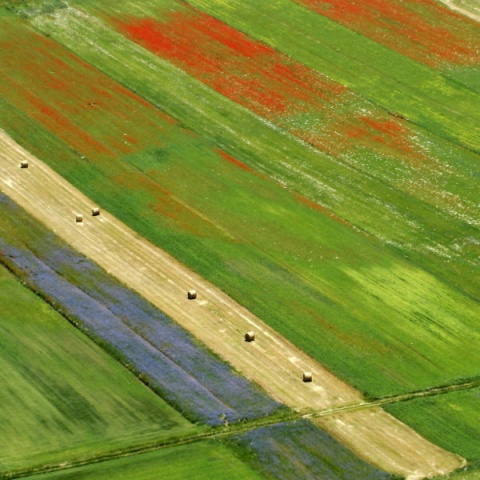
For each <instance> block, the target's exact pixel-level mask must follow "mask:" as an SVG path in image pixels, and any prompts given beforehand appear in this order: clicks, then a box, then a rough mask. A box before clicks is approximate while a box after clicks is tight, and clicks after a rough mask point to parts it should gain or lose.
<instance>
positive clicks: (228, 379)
mask: <svg viewBox="0 0 480 480" xmlns="http://www.w3.org/2000/svg"><path fill="white" fill-rule="evenodd" d="M0 204H1V207H2V222H9V227H10V228H11V229H12V230H13V231H15V230H16V229H17V230H19V232H20V231H21V230H22V229H23V231H26V229H28V230H29V232H28V234H29V235H30V236H29V235H28V234H26V235H17V236H16V237H15V235H14V237H15V238H16V239H20V238H21V239H22V244H21V245H20V244H17V243H16V248H15V247H12V245H11V244H12V243H13V241H12V239H10V241H9V242H7V241H6V240H2V239H1V238H0V256H2V257H3V258H4V259H5V261H6V263H9V264H11V265H14V266H15V267H16V268H17V269H19V270H21V271H22V272H23V275H24V276H25V277H26V278H27V279H28V281H29V282H30V283H31V284H32V285H33V286H34V287H35V288H36V289H38V290H39V291H40V292H42V293H43V294H44V295H46V296H48V297H49V298H51V299H52V300H53V301H54V302H55V304H57V305H58V306H59V308H61V309H62V310H63V311H65V312H66V313H67V314H69V315H70V316H72V317H75V318H76V319H77V320H78V321H79V323H81V324H82V326H83V327H84V328H85V329H88V330H89V331H90V332H91V333H92V334H93V335H94V336H95V337H97V338H98V339H100V340H101V341H102V342H104V343H105V344H106V345H108V347H109V348H110V349H111V350H113V351H114V352H115V354H116V355H117V356H119V357H121V358H122V359H124V361H125V362H126V363H129V364H131V365H132V366H133V367H134V369H135V370H136V371H138V372H141V374H142V375H143V378H145V380H146V381H147V382H148V383H149V384H150V385H152V386H153V387H154V388H155V389H156V390H157V391H159V392H160V393H161V395H162V396H163V397H164V398H166V399H167V400H168V401H170V402H171V403H172V404H174V405H175V406H176V408H178V409H179V410H180V411H181V412H183V413H184V414H185V415H186V416H187V417H188V418H191V419H193V420H199V421H202V422H205V423H207V424H210V425H218V424H220V423H222V422H223V421H224V419H227V420H228V421H235V420H239V419H242V418H257V417H261V416H266V415H268V414H270V413H272V412H273V411H275V410H277V409H279V408H284V407H283V406H282V405H281V404H279V403H278V402H275V401H273V400H272V399H271V398H270V397H268V396H267V395H266V394H264V393H263V392H261V391H260V390H259V389H257V388H256V387H255V386H253V385H252V384H251V383H250V382H249V381H248V380H246V379H245V378H244V377H241V376H240V375H238V374H236V373H235V372H234V371H233V370H232V369H231V368H230V367H229V366H228V365H227V364H226V363H225V362H223V361H221V360H220V359H218V358H217V357H215V356H214V355H212V354H211V352H209V351H208V350H207V349H206V348H205V347H204V346H203V345H201V344H199V343H198V342H196V340H195V339H194V337H193V336H192V335H190V334H189V333H188V332H187V331H185V330H184V329H183V328H182V327H180V326H179V325H178V324H176V323H175V322H173V321H172V320H171V319H170V318H169V317H167V316H166V315H164V314H163V313H162V312H160V311H159V310H158V309H156V308H155V307H153V306H152V305H151V304H150V303H149V302H147V301H146V300H144V299H143V298H142V297H141V296H139V295H138V294H136V293H135V292H132V291H131V290H128V289H127V288H126V287H124V286H122V285H121V284H120V283H118V282H117V281H116V280H115V279H113V278H112V277H110V276H109V275H108V274H106V273H105V272H104V271H103V270H102V269H101V268H100V267H98V266H97V265H96V264H94V263H93V262H92V261H90V260H89V259H87V258H86V257H83V256H82V255H80V254H78V253H77V252H75V251H74V250H73V249H71V248H69V247H68V246H67V245H66V244H64V243H63V242H61V241H60V240H59V239H58V238H57V237H56V236H55V235H54V234H53V233H51V232H49V231H48V230H46V229H44V228H43V227H42V226H40V225H39V224H38V223H36V222H35V221H34V220H33V219H32V218H31V217H30V216H28V215H27V214H26V213H25V212H24V211H23V210H22V209H20V208H19V207H18V206H17V205H15V204H14V203H13V202H11V201H10V200H9V199H8V198H6V197H5V196H3V195H0ZM26 223H28V226H26V225H25V224H26ZM3 237H6V235H3ZM19 243H20V242H19Z"/></svg>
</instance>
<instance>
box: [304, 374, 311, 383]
mask: <svg viewBox="0 0 480 480" xmlns="http://www.w3.org/2000/svg"><path fill="white" fill-rule="evenodd" d="M303 381H304V382H311V381H312V372H303Z"/></svg>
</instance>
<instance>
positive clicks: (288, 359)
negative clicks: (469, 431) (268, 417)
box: [0, 132, 464, 478]
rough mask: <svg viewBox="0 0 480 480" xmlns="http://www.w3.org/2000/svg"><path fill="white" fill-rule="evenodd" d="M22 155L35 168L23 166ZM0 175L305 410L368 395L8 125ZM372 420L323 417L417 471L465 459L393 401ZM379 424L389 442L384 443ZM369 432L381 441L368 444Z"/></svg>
mask: <svg viewBox="0 0 480 480" xmlns="http://www.w3.org/2000/svg"><path fill="white" fill-rule="evenodd" d="M22 160H27V161H28V162H29V164H30V166H29V168H27V169H25V168H19V164H20V162H21V161H22ZM0 185H1V189H2V191H3V192H4V193H5V194H6V195H9V196H10V197H11V198H12V199H13V200H14V201H16V202H17V203H18V204H19V205H20V206H22V207H23V208H24V209H25V210H27V211H28V212H29V213H31V214H32V215H33V216H34V217H35V218H37V219H38V220H39V221H41V222H43V223H44V224H45V225H47V226H48V227H49V228H51V229H52V230H53V231H54V232H55V233H56V234H57V235H58V236H59V237H61V238H62V239H63V240H65V241H66V242H67V243H69V244H70V245H72V246H73V247H74V248H76V249H77V250H78V251H80V252H81V253H83V254H85V255H87V256H88V257H90V258H91V259H92V260H94V261H95V262H97V263H98V264H99V265H100V266H101V267H103V268H104V269H105V270H107V271H108V272H109V273H110V274H112V275H113V276H115V277H117V278H118V279H119V280H120V281H122V282H123V283H125V284H126V285H127V286H128V287H130V288H132V289H133V290H135V291H137V292H139V293H141V294H142V295H143V296H144V297H145V298H146V299H147V300H149V301H150V302H152V303H153V304H154V305H155V306H157V307H158V308H160V309H161V310H162V311H164V312H165V313H166V314H168V315H170V316H171V317H172V318H174V319H175V320H176V321H177V322H178V323H179V324H180V325H182V326H183V327H185V328H186V329H188V330H189V331H191V332H192V333H193V334H194V335H195V336H196V337H197V338H199V339H200V340H201V341H203V342H204V343H205V344H206V345H207V346H208V347H209V348H211V349H212V350H213V351H214V352H216V353H218V354H219V355H220V356H221V357H223V358H224V359H225V360H227V361H228V362H230V363H231V364H232V365H233V366H235V367H236V368H237V369H238V370H239V371H240V372H241V373H242V374H244V375H245V376H246V377H247V378H249V379H251V380H253V381H255V382H256V383H258V384H259V385H260V386H262V387H263V388H264V389H265V390H266V391H267V392H268V393H269V394H270V395H271V396H272V397H273V398H275V399H276V400H279V401H281V402H283V403H285V404H286V405H288V406H290V407H292V408H293V409H295V410H297V411H302V412H304V413H307V412H308V411H315V410H322V409H326V408H332V407H335V406H343V405H348V404H352V403H361V402H363V397H362V395H361V393H360V392H358V391H357V390H355V389H353V388H352V387H351V386H349V385H347V384H346V383H344V382H342V381H341V380H339V379H338V378H336V377H335V376H334V375H332V374H331V373H330V372H329V371H327V370H326V369H325V368H324V367H322V366H321V365H320V364H318V363H317V362H315V361H313V360H312V359H311V358H310V357H308V356H307V355H306V354H305V353H304V352H302V351H301V350H299V349H297V348H296V347H295V346H293V345H292V344H291V343H290V342H288V341H287V340H286V339H284V338H283V337H281V336H280V335H278V334H277V333H276V332H275V331H274V330H272V329H271V328H269V327H268V326H267V325H265V324H264V323H263V322H262V321H261V320H260V319H258V318H256V317H254V316H253V315H252V314H251V313H250V312H248V311H247V310H246V309H244V308H243V307H241V306H240V305H238V304H237V303H235V302H234V301H233V300H232V299H231V298H230V297H228V296H227V295H225V294H224V293H222V292H221V291H220V290H218V289H217V288H215V287H214V286H213V285H212V284H210V283H208V282H206V281H205V280H203V279H202V278H201V277H199V276H198V275H196V274H194V273H193V272H191V271H190V270H188V269H187V268H186V267H184V266H182V265H181V264H180V263H179V262H177V261H176V260H175V259H173V258H172V257H170V256H169V255H167V254H166V253H165V252H163V251H162V250H160V249H159V248H156V247H154V246H153V245H152V244H150V243H149V242H147V241H146V240H145V239H143V238H141V237H140V236H139V235H138V234H136V233H135V232H133V231H132V230H130V229H129V228H127V227H126V226H125V225H123V224H122V223H121V222H119V221H118V220H116V219H115V218H114V217H112V216H111V215H109V214H108V213H107V212H105V211H103V212H102V213H101V215H100V216H98V217H91V216H89V213H90V212H91V208H92V207H93V206H94V205H92V202H91V201H90V200H89V199H88V198H87V197H86V196H84V195H83V194H82V193H80V192H79V191H78V190H76V189H75V188H73V187H72V186H71V185H70V184H69V183H68V182H66V181H65V180H64V179H63V178H62V177H60V176H59V175H57V174H56V173H55V172H54V171H52V170H51V169H50V168H48V167H47V166H46V165H45V164H43V163H42V162H41V161H40V160H38V159H36V158H35V157H33V156H32V155H30V154H29V153H28V152H27V151H25V150H24V149H23V148H22V147H21V146H20V145H18V144H17V143H15V142H14V141H13V140H12V139H11V138H10V137H9V136H8V135H6V134H5V133H4V132H0ZM76 213H83V214H84V216H85V217H84V219H85V220H84V222H83V223H81V224H76V222H75V215H76ZM192 288H194V289H196V290H197V291H198V293H199V296H198V299H197V300H195V301H189V300H187V296H186V293H187V291H188V290H189V289H192ZM249 330H254V331H255V332H256V334H257V339H256V340H255V341H254V342H250V343H246V342H245V341H244V339H243V335H244V333H245V332H246V331H249ZM304 371H310V372H312V373H313V378H314V381H313V382H312V383H308V384H307V383H303V382H302V372H304ZM351 415H355V418H352V417H351ZM365 421H366V423H364V421H363V419H359V418H358V413H356V414H345V416H344V418H342V420H341V427H342V428H340V429H339V428H338V424H337V425H331V424H330V423H329V422H324V423H325V425H323V426H324V427H325V428H326V429H327V430H328V431H330V432H332V433H333V435H336V436H338V437H342V431H343V430H344V427H345V428H347V429H348V439H349V445H350V446H351V447H352V448H353V449H354V450H355V451H356V452H357V453H358V454H359V456H360V457H362V458H364V459H365V460H367V461H369V462H370V463H372V464H374V465H377V466H379V467H380V468H382V469H384V470H386V471H391V472H393V473H398V474H401V475H407V476H409V478H422V477H425V476H432V475H435V474H438V473H442V474H443V473H445V472H448V471H452V470H454V469H456V468H459V467H461V466H462V465H463V464H464V460H463V459H462V458H460V457H458V456H457V455H454V454H451V453H449V452H446V451H445V450H443V449H441V448H439V447H437V446H435V445H433V444H431V443H430V442H428V441H426V440H425V439H423V438H422V437H420V436H419V435H418V434H416V433H415V432H414V431H413V430H411V429H410V428H408V427H407V426H406V425H403V424H401V422H399V421H397V420H396V419H394V418H393V417H392V416H390V415H389V414H387V413H386V412H384V411H383V410H380V409H378V412H373V413H371V412H370V415H369V416H368V418H366V419H365ZM322 423H323V422H322ZM337 423H338V422H337ZM399 426H402V428H399ZM379 432H382V433H383V434H384V435H385V436H386V437H388V443H381V444H378V443H376V441H375V439H376V438H378V433H379ZM365 442H367V443H368V444H374V445H376V446H375V448H374V449H371V450H370V451H369V452H366V453H365ZM407 446H408V451H405V450H406V447H407ZM412 475H413V476H412Z"/></svg>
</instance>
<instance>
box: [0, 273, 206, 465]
mask: <svg viewBox="0 0 480 480" xmlns="http://www.w3.org/2000/svg"><path fill="white" fill-rule="evenodd" d="M0 305H1V306H2V310H1V314H0V343H1V348H0V383H1V386H2V388H1V389H0V402H1V405H2V408H1V409H0V422H1V425H2V435H1V438H0V451H1V454H0V474H1V473H4V472H5V471H8V470H23V469H26V470H28V469H29V468H31V467H34V466H36V465H44V464H48V463H56V462H64V461H72V460H78V459H81V458H92V457H95V456H97V455H100V454H102V453H105V452H108V451H111V450H115V449H122V448H128V447H131V446H133V445H138V444H142V443H149V442H156V441H166V440H168V439H171V438H175V437H179V436H183V435H187V434H191V433H193V432H195V431H196V430H197V428H196V427H194V426H193V425H192V424H190V423H189V422H187V421H186V420H185V419H184V418H183V417H182V416H181V415H180V414H179V413H177V412H176V411H175V410H173V409H172V408H171V407H169V406H168V405H167V404H166V403H165V402H164V401H163V400H162V399H160V398H159V397H157V396H156V395H154V394H153V393H152V392H151V391H150V390H148V389H147V388H146V387H145V386H144V385H143V384H142V383H140V382H139V381H138V380H137V379H136V378H135V377H134V376H133V375H132V374H131V373H129V372H128V371H127V370H125V369H124V368H123V367H121V366H120V365H119V364H118V363H117V362H116V361H114V360H113V359H112V358H111V357H109V356H108V355H107V354H105V353H104V352H103V351H102V350H101V349H100V348H99V347H97V346H96V345H95V344H93V343H92V342H91V341H90V340H89V339H88V338H87V337H85V336H84V335H83V334H81V333H80V332H78V331H77V330H76V329H75V328H74V327H72V326H71V325H70V324H69V323H68V322H67V321H66V320H65V319H64V318H63V317H61V316H60V315H59V314H58V313H56V312H55V311H54V310H53V309H52V308H51V307H50V306H48V305H47V304H46V303H45V302H44V301H43V300H41V299H40V298H39V297H37V296H36V295H34V294H33V293H32V292H31V291H30V290H28V289H27V288H26V287H24V286H23V285H21V284H20V283H19V282H18V280H17V279H16V278H15V277H14V276H13V274H11V273H10V272H8V271H7V270H6V269H5V268H4V267H3V266H1V267H0Z"/></svg>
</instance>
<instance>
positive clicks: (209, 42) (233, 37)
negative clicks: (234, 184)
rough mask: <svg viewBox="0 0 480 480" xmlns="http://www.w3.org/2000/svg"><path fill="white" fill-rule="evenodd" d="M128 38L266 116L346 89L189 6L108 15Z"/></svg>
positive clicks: (334, 97)
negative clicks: (159, 15)
mask: <svg viewBox="0 0 480 480" xmlns="http://www.w3.org/2000/svg"><path fill="white" fill-rule="evenodd" d="M111 21H112V22H113V23H114V24H115V25H116V26H117V28H118V29H119V30H120V31H121V32H122V33H124V34H125V35H126V36H128V37H129V38H130V39H132V40H133V41H135V42H137V43H139V44H141V45H142V46H144V47H145V48H147V49H149V50H150V51H152V52H154V53H156V54H157V55H159V56H161V57H163V58H165V59H167V60H169V61H171V62H172V63H174V64H175V65H177V66H179V67H180V68H182V69H183V70H185V71H186V72H188V73H189V74H191V75H192V76H194V77H196V78H198V79H199V80H201V81H202V82H204V83H205V84H207V85H209V86H210V87H212V88H214V89H215V90H217V91H218V92H220V93H222V94H223V95H225V96H226V97H228V98H230V99H232V100H234V101H236V102H238V103H240V104H242V105H244V106H246V107H248V108H249V109H251V110H253V111H254V112H256V113H258V114H260V115H263V116H265V117H267V118H274V117H275V116H277V115H287V114H289V113H292V112H298V111H302V110H310V109H312V108H322V107H323V106H324V104H325V102H335V101H339V100H341V94H342V93H343V92H344V91H345V89H344V88H343V87H341V86H339V85H338V84H335V83H334V82H331V81H329V80H327V79H326V78H324V77H322V76H321V75H320V74H318V73H316V72H314V71H313V70H310V69H308V68H307V67H304V66H302V65H300V64H298V63H296V62H293V61H291V60H290V59H289V58H288V57H286V56H284V55H282V54H280V53H279V52H277V51H276V50H274V49H272V48H270V47H268V46H266V45H263V44H262V43H260V42H258V41H254V40H252V39H251V38H249V37H248V36H247V35H245V34H243V33H241V32H239V31H237V30H235V29H234V28H232V27H230V26H228V25H226V24H224V23H222V22H220V21H219V20H217V19H215V18H212V17H210V16H208V15H206V14H204V13H202V12H199V11H197V10H195V9H193V8H185V9H184V10H183V11H180V12H174V13H170V14H169V15H167V17H166V19H164V20H163V21H157V20H154V19H151V18H147V19H137V18H131V19H128V20H124V19H112V20H111Z"/></svg>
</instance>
